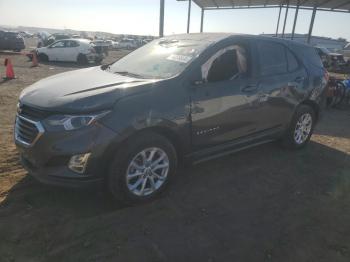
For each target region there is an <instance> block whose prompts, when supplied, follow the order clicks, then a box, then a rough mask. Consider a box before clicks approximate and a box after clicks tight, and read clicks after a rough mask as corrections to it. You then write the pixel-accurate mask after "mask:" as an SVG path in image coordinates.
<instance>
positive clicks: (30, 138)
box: [15, 115, 44, 146]
mask: <svg viewBox="0 0 350 262" xmlns="http://www.w3.org/2000/svg"><path fill="white" fill-rule="evenodd" d="M43 133H44V128H43V127H42V125H41V124H40V122H35V121H32V120H30V119H27V118H25V117H23V116H19V115H18V116H17V117H16V123H15V139H16V141H18V142H19V143H20V144H22V145H24V146H32V145H33V144H34V143H35V142H36V141H37V140H38V139H39V137H40V136H41V135H42V134H43Z"/></svg>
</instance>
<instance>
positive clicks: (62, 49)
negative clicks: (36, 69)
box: [36, 39, 103, 64]
mask: <svg viewBox="0 0 350 262" xmlns="http://www.w3.org/2000/svg"><path fill="white" fill-rule="evenodd" d="M36 51H37V55H38V57H39V59H40V60H41V61H62V62H63V61H64V62H77V63H79V64H85V63H95V62H101V61H102V59H103V54H102V53H100V52H97V51H96V49H95V46H94V44H93V43H91V41H90V40H87V39H64V40H58V41H56V42H54V43H52V44H51V45H49V46H46V47H41V48H37V49H36Z"/></svg>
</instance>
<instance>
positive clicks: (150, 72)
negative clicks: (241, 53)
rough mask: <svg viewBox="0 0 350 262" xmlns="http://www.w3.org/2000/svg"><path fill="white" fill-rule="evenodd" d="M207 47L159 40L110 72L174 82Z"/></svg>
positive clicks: (129, 56) (194, 42)
mask: <svg viewBox="0 0 350 262" xmlns="http://www.w3.org/2000/svg"><path fill="white" fill-rule="evenodd" d="M207 45H208V43H203V42H201V41H197V40H191V39H189V40H177V39H173V40H171V39H158V40H155V41H152V42H151V43H149V44H147V45H144V46H143V47H140V48H139V49H136V50H135V51H134V52H132V53H130V54H128V55H126V56H124V57H123V58H122V59H120V60H118V61H117V62H115V63H114V64H112V65H111V66H110V67H109V68H108V69H106V70H107V71H109V72H111V73H120V74H125V75H127V74H129V75H132V76H135V77H140V78H160V79H165V78H170V77H173V76H176V75H177V74H179V73H181V72H182V71H183V70H184V69H185V68H186V67H187V66H188V65H189V64H190V63H191V62H192V61H193V60H194V59H195V58H196V57H198V55H199V54H200V53H201V52H202V51H203V50H204V49H205V48H206V46H207Z"/></svg>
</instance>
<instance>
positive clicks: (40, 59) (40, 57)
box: [38, 53, 49, 62]
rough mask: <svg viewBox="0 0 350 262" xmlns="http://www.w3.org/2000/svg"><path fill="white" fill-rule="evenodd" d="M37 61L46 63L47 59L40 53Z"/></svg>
mask: <svg viewBox="0 0 350 262" xmlns="http://www.w3.org/2000/svg"><path fill="white" fill-rule="evenodd" d="M38 58H39V61H41V62H48V61H49V57H48V56H47V55H46V54H43V53H40V54H38Z"/></svg>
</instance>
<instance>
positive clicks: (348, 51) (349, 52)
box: [339, 43, 350, 59]
mask: <svg viewBox="0 0 350 262" xmlns="http://www.w3.org/2000/svg"><path fill="white" fill-rule="evenodd" d="M339 53H341V54H342V55H343V56H345V57H346V58H348V59H349V58H350V43H349V44H347V45H346V46H345V47H344V49H343V50H340V51H339Z"/></svg>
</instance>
